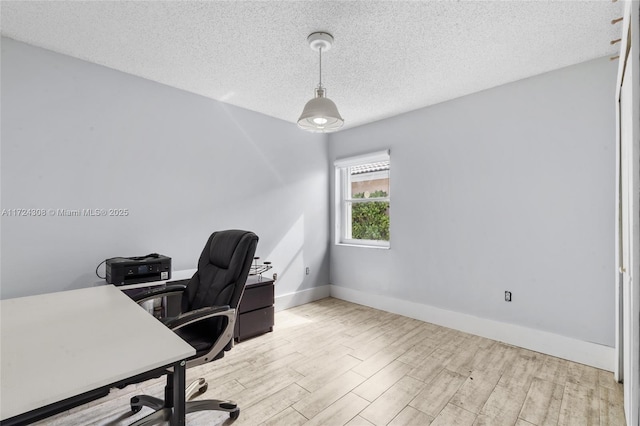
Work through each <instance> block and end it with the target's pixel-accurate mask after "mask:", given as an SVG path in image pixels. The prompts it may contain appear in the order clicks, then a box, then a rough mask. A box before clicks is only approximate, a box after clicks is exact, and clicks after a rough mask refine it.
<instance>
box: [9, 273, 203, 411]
mask: <svg viewBox="0 0 640 426" xmlns="http://www.w3.org/2000/svg"><path fill="white" fill-rule="evenodd" d="M0 318H1V321H0V330H1V334H0V337H1V340H0V343H1V350H0V354H1V361H0V362H1V370H0V371H1V375H2V376H1V380H0V420H3V421H4V420H6V419H10V418H12V417H14V416H17V415H20V414H23V413H28V412H31V411H33V410H36V409H39V408H41V407H45V406H48V405H50V404H55V403H60V402H61V401H63V400H65V399H67V398H71V397H74V396H77V395H81V394H83V393H86V392H90V391H93V390H96V389H100V388H105V387H108V386H111V385H113V384H117V383H118V382H121V381H123V380H125V379H127V378H130V377H133V376H136V375H138V374H141V373H145V372H148V371H152V370H155V369H158V368H161V367H166V366H171V365H174V366H175V367H176V368H175V370H176V373H175V375H176V376H181V379H182V382H183V383H184V367H180V366H179V363H180V361H182V360H184V359H186V358H189V357H190V356H192V355H194V354H195V350H194V349H193V347H191V346H190V345H189V344H188V343H186V342H185V341H183V340H182V339H181V338H180V337H178V336H177V335H176V334H175V333H173V332H172V331H171V330H169V329H168V328H167V327H165V326H164V325H163V324H162V323H160V322H159V321H158V320H156V319H155V318H153V317H152V316H151V315H149V314H148V313H147V312H146V311H145V310H144V309H141V308H140V307H139V306H138V305H137V304H136V303H134V302H133V301H132V300H131V299H130V298H128V297H127V296H126V295H125V294H123V293H122V292H121V291H120V290H119V289H117V288H116V287H114V286H112V285H108V286H100V287H92V288H86V289H80V290H72V291H65V292H59V293H51V294H44V295H39V296H30V297H21V298H16V299H7V300H2V301H0ZM183 386H184V385H183ZM177 391H178V390H177ZM181 391H182V395H181V396H182V398H181V402H182V404H184V387H183V388H182V389H181ZM179 399H180V398H179ZM176 403H177V404H179V403H180V401H177V402H176ZM123 408H124V407H123ZM177 409H178V410H179V411H180V412H181V413H180V414H181V416H178V417H181V420H178V421H177V422H178V424H184V405H182V408H181V409H180V408H178V407H177ZM53 413H55V412H53ZM53 413H52V414H53Z"/></svg>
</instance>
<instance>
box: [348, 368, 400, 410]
mask: <svg viewBox="0 0 640 426" xmlns="http://www.w3.org/2000/svg"><path fill="white" fill-rule="evenodd" d="M411 369H412V368H411V366H409V365H407V364H405V363H402V362H400V361H393V362H392V363H390V364H389V365H387V366H386V367H385V368H383V369H382V370H380V371H379V372H377V373H376V374H374V375H373V376H372V377H370V378H369V379H367V380H366V381H365V382H364V383H362V384H361V385H360V386H358V387H357V388H355V389H354V390H353V393H355V394H356V395H358V396H361V397H362V398H364V399H366V400H367V401H374V400H375V399H376V398H378V397H379V396H380V395H382V394H383V393H384V392H385V391H386V390H387V389H389V388H390V387H391V386H393V385H394V384H396V383H397V382H398V380H400V379H402V378H403V377H404V376H405V375H406V374H407V373H408V372H409V371H411ZM354 371H356V370H355V369H354Z"/></svg>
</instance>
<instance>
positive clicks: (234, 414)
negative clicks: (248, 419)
mask: <svg viewBox="0 0 640 426" xmlns="http://www.w3.org/2000/svg"><path fill="white" fill-rule="evenodd" d="M229 417H230V418H231V420H237V419H238V417H240V409H239V408H238V409H237V410H235V411H232V412H230V413H229Z"/></svg>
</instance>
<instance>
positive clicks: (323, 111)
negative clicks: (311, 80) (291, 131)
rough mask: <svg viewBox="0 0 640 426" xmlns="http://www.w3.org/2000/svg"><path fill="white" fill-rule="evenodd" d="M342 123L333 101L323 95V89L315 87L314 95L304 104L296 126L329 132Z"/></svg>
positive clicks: (311, 130) (313, 130)
mask: <svg viewBox="0 0 640 426" xmlns="http://www.w3.org/2000/svg"><path fill="white" fill-rule="evenodd" d="M343 124H344V120H343V119H342V117H341V116H340V113H339V112H338V107H336V104H335V103H333V101H332V100H331V99H329V98H327V97H325V90H324V89H316V97H315V98H313V99H311V100H310V101H309V102H307V104H306V105H305V106H304V110H302V114H301V115H300V118H299V119H298V126H300V128H301V129H304V130H308V131H310V132H320V133H322V132H331V131H333V130H337V129H339V128H340V127H342V125H343Z"/></svg>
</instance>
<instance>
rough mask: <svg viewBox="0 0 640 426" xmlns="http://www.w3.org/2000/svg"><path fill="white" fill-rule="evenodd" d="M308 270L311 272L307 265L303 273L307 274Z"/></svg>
mask: <svg viewBox="0 0 640 426" xmlns="http://www.w3.org/2000/svg"><path fill="white" fill-rule="evenodd" d="M309 272H311V271H310V270H309V267H308V266H307V269H305V270H304V273H305V274H306V275H309Z"/></svg>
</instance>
